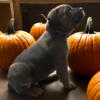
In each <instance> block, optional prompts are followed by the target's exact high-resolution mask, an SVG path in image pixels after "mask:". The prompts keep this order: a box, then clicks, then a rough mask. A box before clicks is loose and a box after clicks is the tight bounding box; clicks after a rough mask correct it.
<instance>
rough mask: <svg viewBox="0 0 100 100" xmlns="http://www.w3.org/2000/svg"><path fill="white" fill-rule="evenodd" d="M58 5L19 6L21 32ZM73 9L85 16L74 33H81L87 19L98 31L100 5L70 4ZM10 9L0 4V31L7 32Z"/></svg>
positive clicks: (39, 20) (99, 25)
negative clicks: (21, 22) (77, 9)
mask: <svg viewBox="0 0 100 100" xmlns="http://www.w3.org/2000/svg"><path fill="white" fill-rule="evenodd" d="M56 5H59V4H42V5H40V4H39V5H37V4H36V5H33V4H21V13H22V20H23V30H26V31H29V30H30V27H31V26H32V25H33V24H34V23H36V22H42V21H43V18H42V17H41V13H43V14H44V15H45V16H47V14H48V12H49V11H50V10H51V9H52V8H53V7H55V6H56ZM71 5H72V6H73V7H83V8H84V10H85V12H86V16H85V19H84V20H83V22H82V24H80V26H79V27H78V28H77V29H76V31H83V30H84V27H85V26H84V25H85V22H86V19H87V17H89V16H91V17H93V23H94V29H95V30H96V31H100V3H83V4H81V3H78V4H76V3H75V4H71ZM10 17H11V15H10V7H9V4H0V30H1V31H3V32H6V31H7V25H8V22H9V19H10Z"/></svg>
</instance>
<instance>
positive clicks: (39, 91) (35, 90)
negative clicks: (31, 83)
mask: <svg viewBox="0 0 100 100" xmlns="http://www.w3.org/2000/svg"><path fill="white" fill-rule="evenodd" d="M43 93H44V90H43V89H42V88H39V87H33V88H31V89H29V90H28V91H27V92H26V93H25V94H26V95H27V96H32V97H35V98H37V97H40V96H41V95H43Z"/></svg>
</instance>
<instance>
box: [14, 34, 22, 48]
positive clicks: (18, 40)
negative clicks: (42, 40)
mask: <svg viewBox="0 0 100 100" xmlns="http://www.w3.org/2000/svg"><path fill="white" fill-rule="evenodd" d="M15 39H16V41H17V42H18V44H19V45H20V46H21V47H22V50H23V49H24V45H23V43H22V42H21V40H20V39H19V37H18V36H17V35H15Z"/></svg>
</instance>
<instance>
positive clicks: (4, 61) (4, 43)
mask: <svg viewBox="0 0 100 100" xmlns="http://www.w3.org/2000/svg"><path fill="white" fill-rule="evenodd" d="M5 39H6V37H5V36H3V40H5ZM5 45H6V41H5V42H3V52H4V53H3V57H5ZM3 63H4V64H3V65H4V68H6V64H7V62H6V59H5V60H3Z"/></svg>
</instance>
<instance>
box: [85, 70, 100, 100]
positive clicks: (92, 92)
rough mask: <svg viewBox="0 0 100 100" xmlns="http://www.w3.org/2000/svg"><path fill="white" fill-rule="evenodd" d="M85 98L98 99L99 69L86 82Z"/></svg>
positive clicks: (99, 89) (99, 90)
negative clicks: (87, 82)
mask: <svg viewBox="0 0 100 100" xmlns="http://www.w3.org/2000/svg"><path fill="white" fill-rule="evenodd" d="M86 100H100V71H99V72H97V73H96V74H95V75H94V76H93V77H92V79H91V80H90V82H89V84H88V88H87V93H86Z"/></svg>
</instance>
